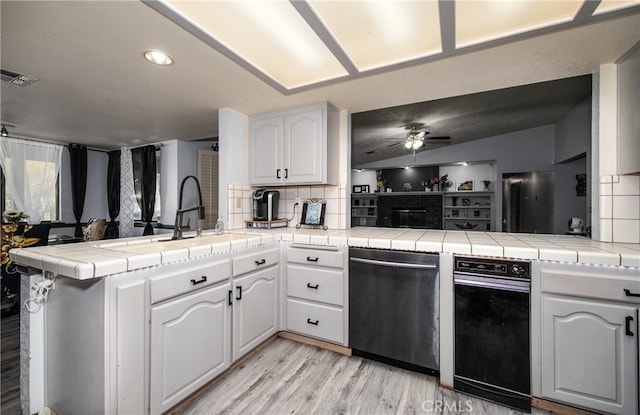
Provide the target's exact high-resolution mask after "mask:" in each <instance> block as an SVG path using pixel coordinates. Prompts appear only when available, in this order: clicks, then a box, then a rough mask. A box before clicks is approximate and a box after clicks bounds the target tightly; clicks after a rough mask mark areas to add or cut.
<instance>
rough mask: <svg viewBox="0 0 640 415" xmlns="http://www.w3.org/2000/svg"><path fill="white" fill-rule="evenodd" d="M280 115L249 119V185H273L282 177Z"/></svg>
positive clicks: (281, 119)
mask: <svg viewBox="0 0 640 415" xmlns="http://www.w3.org/2000/svg"><path fill="white" fill-rule="evenodd" d="M282 121H283V117H282V115H271V114H269V115H267V116H256V117H252V118H251V139H250V152H251V155H250V157H251V183H252V184H273V183H278V180H281V177H282V168H281V165H282Z"/></svg>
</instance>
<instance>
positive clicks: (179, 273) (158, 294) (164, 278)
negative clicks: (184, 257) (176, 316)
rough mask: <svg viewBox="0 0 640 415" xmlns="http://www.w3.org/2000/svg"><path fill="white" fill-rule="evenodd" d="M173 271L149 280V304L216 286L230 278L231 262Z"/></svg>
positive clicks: (225, 261) (226, 261)
mask: <svg viewBox="0 0 640 415" xmlns="http://www.w3.org/2000/svg"><path fill="white" fill-rule="evenodd" d="M174 269H175V271H173V272H167V273H165V274H161V275H159V276H157V277H152V278H149V284H150V286H151V304H155V303H157V302H160V301H163V300H166V299H167V298H171V297H175V296H177V295H180V294H184V293H187V292H189V291H194V290H198V289H200V288H204V287H207V286H209V285H213V284H216V283H218V282H220V281H223V280H225V279H227V278H230V277H231V261H229V260H228V259H225V260H222V261H215V262H213V261H212V262H211V263H209V264H203V265H198V266H192V267H189V266H188V265H185V267H184V268H182V269H176V268H174Z"/></svg>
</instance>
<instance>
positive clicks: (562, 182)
mask: <svg viewBox="0 0 640 415" xmlns="http://www.w3.org/2000/svg"><path fill="white" fill-rule="evenodd" d="M586 172H587V158H586V157H581V158H578V159H575V160H572V161H569V162H566V163H561V164H557V165H556V169H555V179H554V201H555V203H554V209H553V214H554V230H553V233H557V234H563V233H564V232H565V231H567V230H568V226H567V221H568V220H569V218H573V217H576V218H581V219H582V220H583V221H584V223H585V224H586V226H588V225H589V223H590V218H589V217H588V210H587V199H588V196H578V195H577V194H576V175H577V174H586Z"/></svg>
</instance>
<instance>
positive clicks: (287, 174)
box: [284, 169, 289, 179]
mask: <svg viewBox="0 0 640 415" xmlns="http://www.w3.org/2000/svg"><path fill="white" fill-rule="evenodd" d="M284 178H285V179H288V178H289V169H284Z"/></svg>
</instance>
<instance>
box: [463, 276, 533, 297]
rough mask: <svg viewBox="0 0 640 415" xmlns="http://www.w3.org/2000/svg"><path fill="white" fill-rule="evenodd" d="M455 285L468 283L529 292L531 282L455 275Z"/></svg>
mask: <svg viewBox="0 0 640 415" xmlns="http://www.w3.org/2000/svg"><path fill="white" fill-rule="evenodd" d="M453 284H454V285H466V286H468V287H480V288H489V289H493V290H503V291H514V292H521V293H528V292H529V291H530V287H531V283H530V282H529V281H528V280H527V281H516V280H505V279H501V278H486V277H476V276H473V275H457V274H454V275H453Z"/></svg>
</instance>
